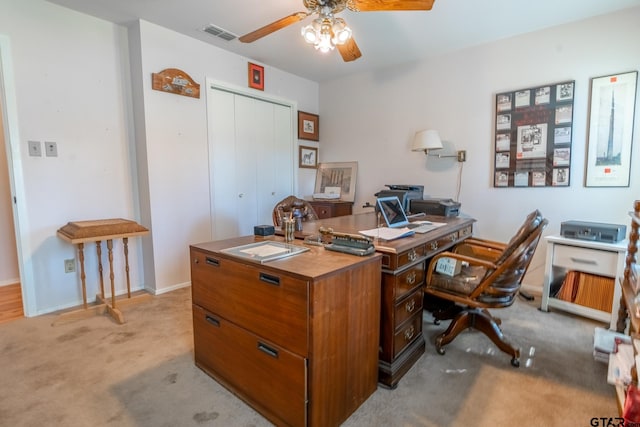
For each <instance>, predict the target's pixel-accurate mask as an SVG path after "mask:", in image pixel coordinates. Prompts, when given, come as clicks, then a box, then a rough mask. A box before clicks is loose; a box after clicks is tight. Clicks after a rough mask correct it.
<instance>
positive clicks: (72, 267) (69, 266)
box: [64, 258, 76, 273]
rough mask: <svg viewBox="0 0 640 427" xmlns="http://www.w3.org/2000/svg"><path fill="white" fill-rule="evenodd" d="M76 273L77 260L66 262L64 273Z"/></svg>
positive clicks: (72, 259) (66, 260) (67, 260)
mask: <svg viewBox="0 0 640 427" xmlns="http://www.w3.org/2000/svg"><path fill="white" fill-rule="evenodd" d="M75 271H76V260H75V259H74V258H71V259H65V260H64V272H65V273H73V272H75Z"/></svg>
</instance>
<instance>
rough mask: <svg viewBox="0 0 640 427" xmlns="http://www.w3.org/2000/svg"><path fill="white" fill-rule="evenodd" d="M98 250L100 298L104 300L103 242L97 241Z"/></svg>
mask: <svg viewBox="0 0 640 427" xmlns="http://www.w3.org/2000/svg"><path fill="white" fill-rule="evenodd" d="M96 249H97V251H98V271H99V272H100V296H102V299H103V300H104V277H103V274H102V242H101V241H100V240H98V241H96Z"/></svg>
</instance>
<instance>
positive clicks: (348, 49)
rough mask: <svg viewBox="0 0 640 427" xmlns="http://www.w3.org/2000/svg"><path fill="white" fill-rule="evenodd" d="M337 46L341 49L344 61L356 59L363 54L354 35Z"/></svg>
mask: <svg viewBox="0 0 640 427" xmlns="http://www.w3.org/2000/svg"><path fill="white" fill-rule="evenodd" d="M336 47H337V48H338V50H339V51H340V55H342V59H343V60H344V62H350V61H355V60H356V59H358V58H360V57H361V56H362V53H361V52H360V48H358V45H357V44H356V41H355V40H354V39H353V37H350V38H349V40H347V42H346V43H345V44H339V45H337V46H336Z"/></svg>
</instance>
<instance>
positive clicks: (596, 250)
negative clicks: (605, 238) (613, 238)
mask: <svg viewBox="0 0 640 427" xmlns="http://www.w3.org/2000/svg"><path fill="white" fill-rule="evenodd" d="M545 240H546V241H547V260H546V264H545V273H544V287H543V290H542V302H541V305H540V310H542V311H549V307H555V308H558V309H560V310H563V311H566V312H569V313H573V314H577V315H580V316H583V317H588V318H591V319H595V320H598V321H601V322H606V323H609V329H611V330H614V331H615V330H616V322H617V314H618V307H619V305H620V294H621V292H620V279H621V278H622V276H623V273H624V261H625V254H626V251H627V241H626V240H623V241H621V242H617V243H605V242H595V241H591V240H579V239H569V238H566V237H562V236H547V237H545ZM569 270H575V271H581V272H585V273H591V274H597V275H599V276H607V277H612V278H614V284H613V301H612V309H611V312H610V313H608V312H605V311H601V310H596V309H593V308H590V307H586V306H582V305H578V304H574V303H571V302H568V301H563V300H560V299H557V298H554V297H553V296H552V295H550V292H551V284H552V283H553V282H554V281H555V280H556V279H557V278H558V277H561V275H562V274H566V272H567V271H569Z"/></svg>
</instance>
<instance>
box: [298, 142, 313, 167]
mask: <svg viewBox="0 0 640 427" xmlns="http://www.w3.org/2000/svg"><path fill="white" fill-rule="evenodd" d="M298 167H300V168H308V169H317V168H318V149H317V148H316V147H305V146H303V145H301V146H300V147H299V157H298Z"/></svg>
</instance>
